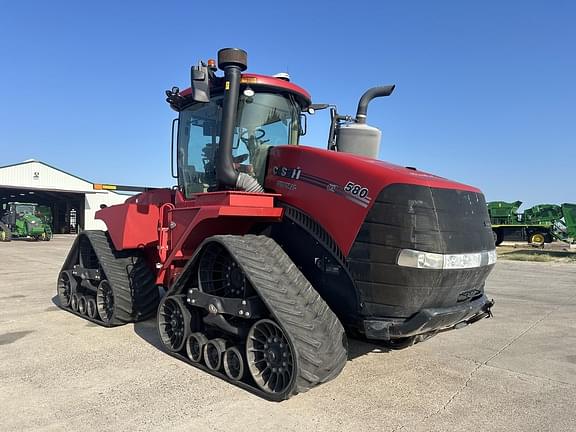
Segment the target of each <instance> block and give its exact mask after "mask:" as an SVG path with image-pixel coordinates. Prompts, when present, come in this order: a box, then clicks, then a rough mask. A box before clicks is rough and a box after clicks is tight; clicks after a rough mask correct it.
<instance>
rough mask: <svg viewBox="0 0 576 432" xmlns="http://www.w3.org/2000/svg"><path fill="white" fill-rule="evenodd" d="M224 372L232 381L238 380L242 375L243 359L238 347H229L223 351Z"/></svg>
mask: <svg viewBox="0 0 576 432" xmlns="http://www.w3.org/2000/svg"><path fill="white" fill-rule="evenodd" d="M224 372H226V376H228V378H230V379H231V380H234V381H240V380H241V379H242V377H243V376H244V359H243V358H242V353H241V352H240V350H239V349H238V348H236V347H230V348H228V349H227V350H226V351H224Z"/></svg>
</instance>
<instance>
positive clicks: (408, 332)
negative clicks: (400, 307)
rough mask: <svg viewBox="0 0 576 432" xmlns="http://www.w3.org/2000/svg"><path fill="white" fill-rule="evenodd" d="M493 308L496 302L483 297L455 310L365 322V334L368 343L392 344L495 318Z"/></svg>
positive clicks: (427, 311)
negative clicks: (372, 340)
mask: <svg viewBox="0 0 576 432" xmlns="http://www.w3.org/2000/svg"><path fill="white" fill-rule="evenodd" d="M493 305H494V300H488V299H487V298H486V296H485V295H483V296H482V297H480V298H478V299H476V300H473V301H470V302H468V303H462V304H457V305H455V306H449V307H442V308H427V309H422V310H420V311H419V312H418V313H416V314H415V315H413V316H412V317H410V318H408V319H405V320H398V319H386V318H381V319H377V320H376V319H374V320H364V334H365V336H366V337H367V338H368V339H375V340H390V339H397V338H403V337H410V336H417V335H421V334H426V333H434V332H439V331H446V330H451V329H455V328H461V327H464V326H466V325H468V324H472V323H475V322H476V321H479V320H481V319H483V318H488V317H490V316H492V313H491V312H490V309H491V308H492V306H493Z"/></svg>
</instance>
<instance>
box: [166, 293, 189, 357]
mask: <svg viewBox="0 0 576 432" xmlns="http://www.w3.org/2000/svg"><path fill="white" fill-rule="evenodd" d="M190 319H191V315H190V311H189V310H188V309H187V308H186V306H185V305H184V304H183V303H182V300H181V299H180V298H179V297H173V296H169V297H165V298H164V300H162V302H161V303H160V306H159V307H158V332H159V334H160V339H161V340H162V343H163V344H164V346H166V348H167V349H169V350H170V351H173V352H177V351H180V350H181V349H182V348H184V345H185V344H186V339H187V338H188V335H189V334H190Z"/></svg>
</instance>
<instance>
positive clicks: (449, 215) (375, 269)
mask: <svg viewBox="0 0 576 432" xmlns="http://www.w3.org/2000/svg"><path fill="white" fill-rule="evenodd" d="M493 248H494V240H493V236H492V230H491V228H490V220H489V217H488V211H487V209H486V202H485V200H484V196H483V195H482V194H481V193H475V192H467V191H461V190H455V189H436V188H430V187H426V186H417V185H406V184H395V185H391V186H388V187H387V188H385V189H384V190H383V191H382V192H381V193H380V194H379V195H378V198H377V199H376V202H375V203H374V206H373V207H372V208H371V210H370V211H369V213H368V215H367V217H366V220H365V221H364V223H363V225H362V227H361V229H360V231H359V233H358V236H357V237H356V241H355V242H354V245H353V246H352V249H351V251H350V254H349V256H348V265H349V268H350V272H351V275H352V277H353V278H354V281H355V283H356V286H357V288H358V291H359V292H360V295H361V298H362V301H363V302H364V313H365V314H366V315H377V316H389V317H409V316H411V315H412V314H414V313H416V312H417V311H418V310H420V309H421V308H424V307H446V306H451V305H454V304H456V303H459V302H462V301H470V300H473V299H475V298H478V297H479V296H481V295H482V293H483V287H484V281H485V280H486V277H487V276H488V273H489V272H490V270H491V269H492V266H486V267H481V268H475V269H462V270H446V271H443V270H425V269H414V268H405V267H399V266H398V265H397V264H396V259H397V257H398V253H399V251H400V250H401V249H416V250H420V251H426V252H434V253H442V254H446V253H448V254H453V253H469V252H478V251H482V250H490V249H493ZM470 291H472V292H477V293H478V295H474V296H467V295H461V294H462V293H468V292H470Z"/></svg>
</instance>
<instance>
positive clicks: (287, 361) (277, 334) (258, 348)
mask: <svg viewBox="0 0 576 432" xmlns="http://www.w3.org/2000/svg"><path fill="white" fill-rule="evenodd" d="M246 359H247V362H248V371H249V372H250V375H252V378H253V379H254V382H255V383H256V384H257V385H258V387H260V388H261V389H262V390H263V391H265V392H266V393H269V394H281V393H283V392H284V391H286V390H287V389H288V388H289V387H290V386H291V385H292V380H293V379H294V375H295V365H294V363H295V362H294V354H293V351H292V347H291V345H290V343H289V342H288V337H287V336H286V334H285V333H284V331H283V330H282V329H281V328H280V326H279V325H278V324H276V323H275V322H274V321H272V320H269V319H262V320H260V321H257V322H255V323H254V324H253V325H252V327H251V328H250V331H249V332H248V337H247V338H246Z"/></svg>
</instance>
